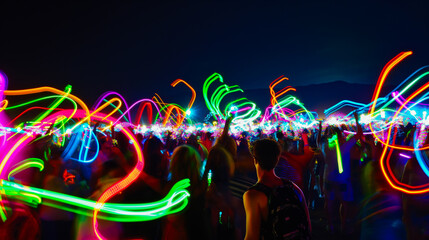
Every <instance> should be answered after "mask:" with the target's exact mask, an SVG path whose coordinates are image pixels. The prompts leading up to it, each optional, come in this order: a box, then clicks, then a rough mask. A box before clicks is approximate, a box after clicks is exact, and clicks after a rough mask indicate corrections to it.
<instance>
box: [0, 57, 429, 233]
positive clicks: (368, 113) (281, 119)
mask: <svg viewBox="0 0 429 240" xmlns="http://www.w3.org/2000/svg"><path fill="white" fill-rule="evenodd" d="M411 54H412V52H403V53H400V54H398V55H397V56H396V57H394V58H393V59H392V60H391V61H389V62H388V63H387V64H386V66H385V67H384V68H383V70H382V71H381V73H380V76H379V79H378V81H377V85H376V87H375V90H374V92H373V97H372V99H368V100H367V101H366V103H359V102H355V101H351V100H343V101H341V102H339V103H337V104H334V105H333V106H331V107H329V108H327V109H325V110H324V113H325V116H326V119H324V120H323V122H321V124H320V129H318V128H317V127H318V124H319V121H321V119H318V118H319V117H318V114H317V113H316V112H315V111H310V110H308V109H307V108H306V107H305V106H304V103H303V102H302V101H301V100H300V99H298V98H297V97H296V96H295V94H298V92H297V89H296V88H294V87H293V86H292V85H293V83H294V82H293V80H289V79H288V78H286V77H285V76H280V77H279V78H277V79H275V80H274V81H272V82H271V83H270V84H269V85H268V91H267V92H266V93H267V96H268V97H269V101H268V102H267V103H266V108H265V109H264V114H263V115H262V111H261V110H260V109H263V108H259V107H258V106H257V104H256V103H255V102H253V101H251V100H249V99H251V97H249V99H248V98H247V97H246V96H245V95H244V94H245V91H244V90H243V89H241V88H240V86H238V85H228V84H226V82H225V80H224V78H223V76H221V75H220V74H218V73H213V74H212V75H210V76H209V77H208V78H207V79H206V80H205V81H204V82H203V87H202V91H201V94H202V97H203V99H204V102H205V105H206V107H207V110H208V111H209V115H208V117H207V118H206V121H205V122H204V123H199V122H197V121H195V119H194V116H195V112H197V108H196V107H194V103H195V101H196V99H197V93H198V92H199V91H198V90H195V89H194V88H193V87H192V86H191V85H190V84H189V83H188V82H186V81H184V80H182V79H177V80H175V81H173V82H172V83H171V86H170V88H171V90H172V91H173V90H174V89H177V86H178V84H179V83H182V84H183V85H186V87H187V88H189V90H190V95H189V97H188V98H186V99H189V102H188V104H187V106H185V107H183V106H181V105H179V104H177V103H174V102H169V103H168V102H165V101H164V100H163V99H162V98H161V96H160V95H158V94H156V93H154V95H153V96H152V97H148V98H142V99H140V100H138V101H136V102H134V103H132V104H128V103H127V102H126V101H125V98H124V97H123V96H122V95H120V94H119V93H117V92H113V91H109V92H106V93H104V94H102V95H101V96H100V97H99V98H98V100H97V101H96V102H95V104H93V107H92V108H88V106H87V104H86V103H85V102H84V101H82V100H81V99H80V98H78V97H76V96H75V95H73V94H72V93H71V92H72V87H71V86H70V85H67V86H66V87H65V88H64V91H61V90H59V89H56V88H52V87H37V88H31V89H22V90H7V77H6V75H4V74H3V73H1V72H0V100H1V102H0V113H1V114H6V115H8V114H10V115H11V116H10V119H8V121H7V122H1V125H0V137H1V140H0V142H1V145H0V148H1V151H0V158H1V163H0V193H1V195H0V217H1V220H2V221H3V222H7V221H8V219H9V218H10V216H12V215H13V211H14V209H13V208H12V207H11V204H10V203H11V202H19V203H24V204H26V205H28V206H30V207H34V208H37V207H38V206H39V205H43V206H44V207H50V208H56V209H61V210H63V211H68V212H72V213H75V214H79V215H83V216H86V217H91V218H92V221H91V224H92V231H93V233H94V235H95V236H96V237H97V238H98V239H107V234H106V233H104V232H103V231H102V230H101V228H100V227H99V224H100V221H99V220H100V219H101V220H103V221H104V220H105V221H112V222H138V221H151V220H154V219H158V218H162V217H166V216H168V215H171V214H176V213H180V212H181V211H183V210H185V209H186V207H187V206H188V204H189V202H190V200H189V199H190V198H192V197H193V196H192V191H191V189H193V187H194V186H192V181H191V180H190V179H187V178H184V179H179V180H178V181H176V182H169V184H171V185H168V186H170V187H171V188H169V189H165V187H164V188H162V187H159V186H163V185H162V184H160V183H158V184H154V185H155V186H158V188H157V190H158V191H159V192H162V195H163V197H162V198H160V199H159V200H157V201H153V202H142V203H121V202H120V201H119V202H116V201H118V200H117V198H120V196H121V194H122V193H123V192H124V191H126V190H127V189H128V188H129V187H130V186H131V185H132V184H133V183H135V182H139V181H154V180H153V179H151V177H148V174H147V173H146V172H145V159H144V154H143V146H144V144H145V143H146V142H147V141H149V140H148V139H150V138H152V137H157V138H159V139H160V141H161V143H162V144H166V141H167V140H175V141H176V140H183V139H187V138H188V137H191V136H195V135H198V134H200V135H198V136H201V133H209V135H210V137H215V138H217V137H219V136H221V135H220V134H221V129H222V128H223V124H224V123H225V121H226V120H227V119H228V118H232V121H231V126H230V132H229V133H230V135H232V136H233V137H234V138H235V140H237V142H238V141H239V140H240V139H243V138H247V139H252V140H254V138H257V137H258V138H259V137H260V136H263V135H264V134H265V135H266V136H272V137H273V138H279V139H278V140H283V139H280V138H281V137H282V135H283V136H286V138H287V139H289V140H290V141H293V140H296V139H297V138H299V137H298V136H299V135H302V134H303V132H304V130H307V131H308V130H309V131H310V132H311V133H316V132H317V131H320V132H321V131H322V130H323V128H324V129H325V131H326V132H327V134H328V135H326V136H331V137H330V138H325V141H326V143H327V145H328V146H329V148H331V149H333V148H334V147H335V152H336V160H337V164H336V165H337V166H336V167H337V168H338V173H336V174H340V175H341V174H342V175H341V176H344V174H343V172H344V169H343V162H342V153H341V150H340V149H341V148H340V147H341V146H340V144H342V143H340V142H339V138H340V137H344V139H347V140H348V139H350V138H351V137H353V136H354V134H356V132H358V134H359V135H360V132H361V131H360V129H359V131H357V130H356V121H358V116H357V115H356V119H354V118H352V117H351V116H352V114H353V113H354V112H356V113H359V114H360V119H359V124H362V125H363V126H362V128H363V130H364V132H363V136H364V137H365V138H370V137H372V138H373V139H375V141H376V142H377V144H381V146H382V151H381V156H380V158H379V159H373V160H374V161H376V162H377V164H379V166H380V171H381V173H382V174H383V176H384V178H385V179H386V181H387V182H388V184H389V185H390V186H391V187H392V188H393V189H396V190H398V191H400V192H403V193H407V194H410V195H418V194H424V193H428V192H429V158H428V156H427V151H426V150H428V149H429V144H428V140H427V132H428V129H427V128H428V126H429V116H428V114H427V112H428V111H429V103H428V100H429V92H428V88H429V82H428V81H427V78H428V77H429V67H423V68H420V69H418V70H417V71H415V72H414V73H412V74H411V75H410V76H409V77H408V78H407V79H405V80H404V81H402V82H401V83H400V84H399V85H398V86H396V87H395V88H394V89H393V90H392V91H391V92H390V93H388V94H386V95H385V96H383V97H380V93H381V91H382V89H383V87H384V85H385V82H386V79H387V77H388V75H389V73H390V72H391V71H392V69H394V68H395V67H396V66H397V65H398V64H399V63H400V62H401V61H403V60H404V59H405V58H406V57H408V56H410V55H411ZM285 80H287V81H285ZM286 82H287V83H288V84H287V85H285V86H284V87H283V88H281V89H280V90H275V88H276V87H277V88H278V87H279V86H280V85H281V84H284V83H286ZM287 94H288V95H287ZM291 94H294V95H291ZM14 96H19V97H25V99H26V100H25V101H23V102H20V103H15V101H14V98H13V97H14ZM30 97H32V99H28V98H30ZM346 107H347V108H352V109H353V110H352V111H349V112H341V111H344V109H346ZM198 111H200V109H199V110H198ZM144 113H146V114H145V115H144ZM185 120H186V121H185ZM406 122H411V123H412V124H413V125H414V126H415V132H414V133H413V134H414V135H413V137H412V140H411V141H412V142H411V143H410V144H408V145H406V144H403V145H401V144H400V143H398V142H397V141H396V140H397V138H398V135H399V133H398V131H399V130H398V128H399V127H400V126H402V125H405V124H404V123H406ZM331 128H338V129H340V132H341V133H335V134H334V135H332V130H331ZM330 131H331V132H330ZM280 132H282V134H279V133H280ZM277 134H278V135H277ZM329 134H331V135H329ZM338 134H344V136H339V135H338ZM249 135H250V136H252V137H248V136H249ZM243 136H244V137H243ZM255 136H257V137H255ZM313 137H314V138H316V137H315V135H314V136H313ZM142 139H143V140H142ZM118 140H119V141H118ZM317 141H322V140H320V139H318V140H317ZM124 142H125V143H126V144H124ZM346 142H347V141H346ZM197 144H198V146H199V152H200V153H201V154H202V158H203V161H202V165H203V166H204V165H205V162H204V161H206V159H204V158H205V157H207V156H205V157H204V151H206V152H207V151H208V150H207V149H206V148H208V149H210V147H211V145H210V144H212V143H209V144H208V145H207V146H205V145H204V143H203V139H197ZM40 145H43V146H40ZM297 145H299V142H297ZM319 145H320V146H321V145H323V144H319ZM320 146H317V147H319V148H321V147H320ZM367 146H368V143H361V142H359V144H356V149H358V150H359V151H360V154H361V155H360V156H359V158H358V161H359V164H366V161H367V160H366V159H367V158H371V157H372V156H369V154H367V152H366V150H367V149H365V147H367ZM38 147H39V149H38ZM34 149H36V150H34ZM119 149H121V150H119ZM315 149H316V147H314V149H312V150H314V151H317V150H315ZM155 150H156V149H150V151H155ZM38 151H39V152H40V153H39V154H38V155H37V156H36V155H34V156H29V155H31V154H33V152H38ZM115 151H119V152H120V151H124V152H126V153H127V154H128V156H127V157H128V158H126V157H122V155H120V154H117V152H116V153H115ZM115 154H117V155H115ZM171 154H174V152H173V151H172V150H169V151H168V152H165V151H164V150H162V155H163V156H164V157H170V156H171ZM123 155H124V156H125V154H123ZM205 155H207V153H205ZM130 156H131V157H130ZM393 156H397V157H398V158H400V161H402V162H404V163H406V162H410V163H411V162H412V161H414V160H415V161H416V162H417V163H416V164H418V166H419V167H420V169H419V170H421V171H422V172H423V173H424V174H425V177H427V182H426V183H422V184H418V185H411V184H407V183H405V182H402V181H401V180H399V179H398V176H396V175H395V174H394V170H393V169H392V167H391V158H393ZM58 159H61V164H63V165H64V166H65V167H64V168H65V169H61V173H62V178H63V180H64V182H65V184H66V185H73V186H76V185H77V183H76V181H80V180H79V179H80V178H87V179H85V180H88V179H89V177H88V175H90V176H91V177H92V176H95V175H96V174H97V173H98V172H97V169H98V171H100V172H102V171H101V170H100V169H103V170H105V171H107V170H106V169H108V167H109V165H108V164H113V163H112V162H109V161H111V159H115V160H114V161H117V162H115V164H117V165H119V166H118V167H117V169H122V170H123V173H122V175H121V174H119V173H117V172H115V171H112V172H108V174H106V176H110V175H111V176H115V177H112V179H113V180H112V179H110V180H111V182H109V184H106V185H105V186H104V188H100V189H98V188H96V189H97V191H98V192H97V191H95V188H94V189H93V190H94V192H97V194H96V195H93V196H92V199H91V200H90V199H89V198H84V197H78V196H75V195H73V194H70V193H66V192H59V191H55V190H52V189H44V188H43V187H40V186H37V187H36V183H35V182H32V181H31V180H28V179H31V178H32V177H33V176H35V175H36V173H37V174H39V173H41V174H49V170H47V169H52V168H53V169H55V166H56V165H55V164H57V162H56V161H57V160H58ZM73 166H79V168H77V167H73ZM347 166H348V165H346V166H345V168H346V169H348V168H347ZM104 168H105V169H104ZM76 169H79V170H80V171H81V172H78V171H77V170H76ZM82 169H83V170H82ZM50 171H52V170H50ZM198 171H199V172H200V173H204V167H202V168H201V169H198ZM335 171H337V170H335ZM118 172H119V171H118ZM109 174H110V175H109ZM201 176H205V178H206V179H203V181H207V182H205V183H204V184H206V185H208V186H210V185H211V184H215V182H216V181H215V180H216V178H215V177H216V176H217V175H216V173H215V172H214V170H213V171H212V170H210V171H209V172H208V173H206V175H204V174H201ZM104 177H105V176H104ZM165 179H167V177H165ZM96 180H97V181H107V180H106V179H104V178H103V177H99V179H96ZM204 184H202V185H204ZM39 185H40V184H39ZM166 186H167V185H166ZM70 188H71V187H70ZM224 213H225V212H224ZM221 215H222V212H221V211H219V221H220V220H221Z"/></svg>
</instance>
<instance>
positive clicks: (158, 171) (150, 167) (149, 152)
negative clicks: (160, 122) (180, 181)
mask: <svg viewBox="0 0 429 240" xmlns="http://www.w3.org/2000/svg"><path fill="white" fill-rule="evenodd" d="M163 148H164V144H163V143H162V142H161V140H160V139H159V138H158V137H156V136H151V137H149V139H147V140H146V141H145V143H144V147H143V157H144V160H145V165H144V171H145V172H146V173H147V174H149V175H152V176H154V177H156V178H161V179H163V178H166V177H167V176H164V175H166V173H167V167H163V165H162V161H163V154H162V153H161V150H162V149H163Z"/></svg>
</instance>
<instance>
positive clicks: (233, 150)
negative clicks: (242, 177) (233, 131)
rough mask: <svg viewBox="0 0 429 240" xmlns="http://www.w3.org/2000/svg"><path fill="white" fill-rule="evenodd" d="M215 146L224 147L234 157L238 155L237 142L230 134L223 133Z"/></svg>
mask: <svg viewBox="0 0 429 240" xmlns="http://www.w3.org/2000/svg"><path fill="white" fill-rule="evenodd" d="M214 146H220V147H223V148H224V149H225V150H226V151H228V152H229V154H231V156H232V158H235V157H236V156H237V143H236V142H235V140H234V138H232V137H231V136H228V135H222V136H220V137H219V138H218V139H217V140H216V143H215V145H214Z"/></svg>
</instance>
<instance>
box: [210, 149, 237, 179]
mask: <svg viewBox="0 0 429 240" xmlns="http://www.w3.org/2000/svg"><path fill="white" fill-rule="evenodd" d="M206 169H207V171H209V170H211V171H212V182H213V183H215V184H216V185H227V184H228V181H229V178H230V177H231V176H232V175H233V174H234V161H233V160H232V157H231V154H229V153H228V152H227V151H226V150H225V149H224V148H222V147H219V146H216V147H213V148H212V149H210V152H209V156H208V158H207V165H206Z"/></svg>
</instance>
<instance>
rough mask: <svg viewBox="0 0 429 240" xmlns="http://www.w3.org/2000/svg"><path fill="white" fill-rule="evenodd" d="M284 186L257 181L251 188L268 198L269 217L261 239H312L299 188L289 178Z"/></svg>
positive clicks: (262, 230) (264, 224) (263, 225)
mask: <svg viewBox="0 0 429 240" xmlns="http://www.w3.org/2000/svg"><path fill="white" fill-rule="evenodd" d="M282 181H283V186H279V187H276V188H269V187H267V186H265V185H263V184H261V183H257V184H256V185H254V186H253V187H251V188H250V189H254V190H257V191H260V192H263V193H264V194H265V195H266V196H267V198H268V218H267V221H266V222H265V223H262V226H261V239H288V240H290V239H310V227H309V226H310V223H309V219H308V218H307V211H306V209H305V208H306V206H305V204H304V202H305V199H303V196H302V194H301V193H300V191H299V189H297V187H296V186H295V185H294V184H293V183H292V182H291V181H288V180H285V179H282Z"/></svg>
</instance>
